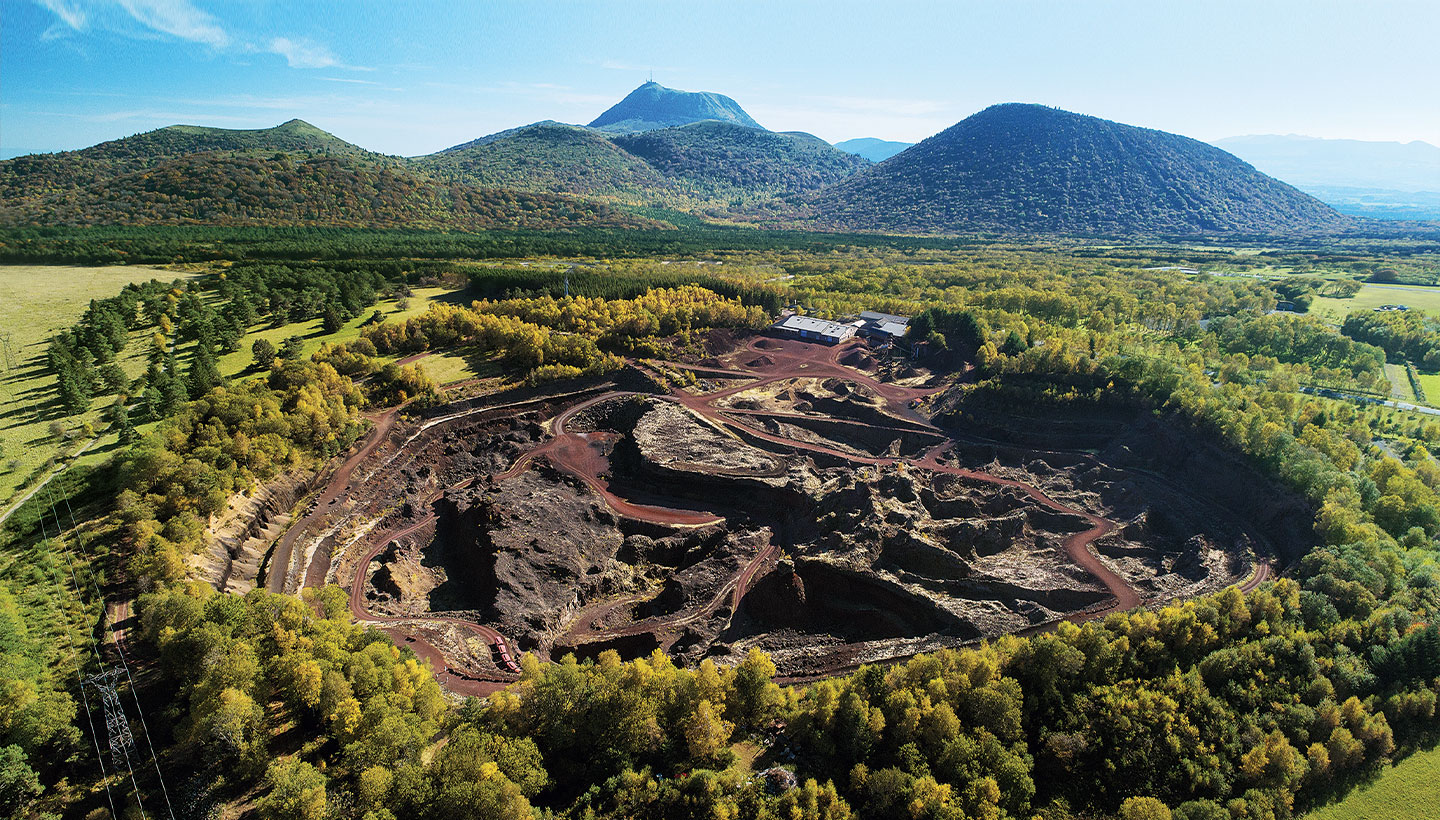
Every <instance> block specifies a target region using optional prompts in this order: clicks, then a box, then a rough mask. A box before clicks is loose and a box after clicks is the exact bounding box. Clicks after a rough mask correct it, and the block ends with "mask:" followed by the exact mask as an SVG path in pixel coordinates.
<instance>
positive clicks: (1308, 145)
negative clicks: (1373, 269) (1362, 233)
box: [1215, 134, 1440, 219]
mask: <svg viewBox="0 0 1440 820" xmlns="http://www.w3.org/2000/svg"><path fill="white" fill-rule="evenodd" d="M1215 144H1216V145H1218V146H1219V147H1221V148H1224V149H1225V150H1226V151H1229V152H1231V153H1233V154H1235V155H1236V156H1238V157H1240V158H1241V159H1244V160H1245V161H1246V162H1249V163H1251V164H1252V165H1254V166H1255V167H1256V168H1259V169H1260V170H1261V171H1264V172H1265V173H1267V174H1270V175H1271V176H1274V177H1277V178H1279V179H1283V180H1285V181H1286V182H1288V183H1290V184H1291V185H1294V186H1295V187H1297V188H1300V189H1301V190H1303V191H1305V192H1307V193H1310V194H1313V195H1314V196H1315V197H1317V198H1319V199H1321V200H1323V201H1325V202H1327V203H1329V204H1331V205H1333V206H1335V207H1336V208H1337V209H1338V210H1340V211H1342V212H1344V213H1348V214H1354V215H1356V216H1371V217H1378V218H1382V219H1440V148H1437V147H1435V146H1434V145H1431V144H1429V143H1427V142H1420V141H1418V140H1416V141H1414V142H1405V143H1401V142H1368V141H1363V140H1334V139H1317V138H1315V137H1300V136H1295V135H1288V136H1278V135H1273V134H1269V135H1259V136H1248V137H1229V138H1227V139H1222V140H1217V141H1216V142H1215Z"/></svg>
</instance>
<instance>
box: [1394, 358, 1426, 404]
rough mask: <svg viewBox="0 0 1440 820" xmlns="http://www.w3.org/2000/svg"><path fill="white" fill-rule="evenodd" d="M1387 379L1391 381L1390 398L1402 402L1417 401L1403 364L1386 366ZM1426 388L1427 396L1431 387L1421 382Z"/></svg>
mask: <svg viewBox="0 0 1440 820" xmlns="http://www.w3.org/2000/svg"><path fill="white" fill-rule="evenodd" d="M1385 378H1387V379H1389V380H1390V397H1391V398H1393V399H1399V400H1400V401H1411V402H1413V401H1415V391H1414V390H1412V389H1411V388H1410V377H1409V376H1408V375H1407V374H1406V373H1405V365H1403V364H1390V363H1388V362H1387V363H1386V364H1385ZM1420 386H1421V387H1423V388H1425V393H1426V395H1429V393H1430V386H1429V385H1427V384H1425V383H1424V382H1421V384H1420Z"/></svg>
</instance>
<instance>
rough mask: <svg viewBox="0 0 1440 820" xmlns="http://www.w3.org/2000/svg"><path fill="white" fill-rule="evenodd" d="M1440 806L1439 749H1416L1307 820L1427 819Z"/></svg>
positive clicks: (1308, 816) (1309, 815)
mask: <svg viewBox="0 0 1440 820" xmlns="http://www.w3.org/2000/svg"><path fill="white" fill-rule="evenodd" d="M1437 807H1440V749H1431V750H1430V751H1428V752H1417V753H1416V754H1413V755H1410V756H1409V757H1407V758H1405V759H1404V760H1402V761H1400V763H1399V765H1397V766H1395V767H1393V768H1390V769H1386V770H1385V771H1384V773H1382V774H1381V775H1380V776H1379V777H1378V778H1376V779H1375V782H1373V783H1371V784H1369V785H1368V786H1364V787H1362V788H1360V789H1357V790H1355V791H1354V792H1352V793H1351V794H1350V796H1349V797H1347V798H1345V799H1344V800H1342V801H1340V802H1339V803H1336V804H1334V805H1331V806H1326V807H1325V808H1323V809H1320V810H1319V811H1315V812H1311V813H1310V814H1308V815H1306V817H1307V818H1310V820H1430V818H1433V817H1435V816H1436V814H1437Z"/></svg>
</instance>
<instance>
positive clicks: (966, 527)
mask: <svg viewBox="0 0 1440 820" xmlns="http://www.w3.org/2000/svg"><path fill="white" fill-rule="evenodd" d="M882 368H886V365H885V364H884V363H882V362H880V361H878V360H877V357H875V356H874V355H872V354H871V353H870V352H869V351H868V350H867V349H866V348H865V347H864V346H863V344H861V343H858V342H857V343H854V344H852V345H849V346H846V347H842V348H839V349H836V348H827V347H823V346H819V345H812V344H805V343H801V342H794V341H782V340H776V339H769V338H760V339H755V340H751V341H750V343H749V344H748V345H747V346H745V347H743V348H741V349H739V350H736V351H733V352H732V353H730V354H729V355H726V356H723V357H720V358H718V359H713V360H707V361H705V362H703V363H699V364H694V363H692V364H690V365H682V364H678V363H666V364H665V365H664V367H663V368H662V367H660V366H658V365H646V364H644V363H641V364H639V365H637V366H634V367H632V368H629V369H627V370H626V371H623V372H622V373H621V374H620V375H619V376H618V377H617V378H616V379H615V380H613V381H611V382H605V383H591V384H588V385H586V386H585V387H584V389H581V390H574V389H573V388H571V391H570V392H566V391H565V390H564V389H563V388H554V387H552V388H550V389H551V391H552V392H550V393H543V392H540V391H539V390H538V389H532V390H529V391H511V393H509V394H504V393H502V394H495V395H491V396H488V397H484V398H482V399H479V400H475V401H473V402H471V403H469V404H463V405H455V406H450V407H445V408H439V409H437V410H434V411H431V412H430V414H429V415H427V417H425V418H423V419H420V420H414V421H406V422H401V423H397V424H396V425H395V426H394V428H393V429H390V430H389V431H388V432H387V438H386V441H385V442H383V443H382V444H381V445H380V446H378V447H376V448H375V449H374V452H373V453H370V454H369V455H368V456H367V457H366V458H365V459H364V460H363V463H361V464H360V465H359V466H358V467H357V468H356V469H355V471H354V473H353V475H351V476H349V478H348V481H349V492H348V493H345V494H344V500H343V502H340V503H338V504H337V505H336V509H335V510H334V511H333V513H329V514H328V515H327V517H326V518H325V522H324V523H325V528H324V529H323V532H322V531H321V530H320V529H319V528H318V527H317V531H316V532H315V533H314V534H313V536H312V538H311V541H313V542H314V543H313V544H312V547H310V548H308V550H307V553H306V554H311V555H313V556H314V557H313V559H310V560H309V563H308V565H307V566H306V567H305V571H304V575H305V578H306V582H307V583H311V584H314V583H320V582H322V581H324V580H333V581H338V582H339V583H341V584H342V585H345V586H346V587H347V588H349V589H350V590H351V593H352V594H351V608H352V611H353V612H354V614H355V615H356V617H358V618H361V619H364V620H368V621H372V622H378V623H380V624H381V625H383V626H385V627H386V628H387V629H388V631H390V633H391V634H392V635H393V636H395V637H396V639H397V641H404V642H407V643H408V644H409V645H412V646H415V647H416V649H417V651H419V652H420V653H421V654H422V655H424V656H426V657H427V659H430V660H433V661H435V662H436V663H437V664H443V665H444V667H445V676H443V677H442V682H445V683H447V685H449V686H451V688H453V689H456V690H457V691H466V689H465V687H466V685H471V686H482V684H481V683H480V682H484V681H491V682H496V683H498V682H503V681H504V680H506V679H508V678H509V677H510V676H512V675H513V673H514V672H515V671H518V666H517V665H516V664H515V660H516V658H518V653H519V652H520V651H531V652H534V653H536V654H537V655H539V656H541V657H542V658H543V657H559V656H561V655H563V654H565V653H572V652H573V653H574V654H576V655H577V656H579V657H582V658H585V657H595V656H596V655H598V654H599V653H601V652H603V651H606V650H611V649H613V650H615V651H617V652H618V653H619V654H620V655H621V656H622V657H637V656H641V655H645V654H648V653H650V652H653V651H655V650H656V649H660V650H663V651H665V652H668V653H670V654H671V655H672V656H674V657H676V658H677V660H682V661H685V662H690V663H695V662H698V661H700V660H701V659H703V658H705V657H714V658H716V659H717V660H719V661H722V662H723V661H725V660H727V659H734V658H736V657H738V656H741V655H743V654H744V653H745V652H746V651H748V650H749V648H750V647H760V648H762V649H764V650H766V651H767V652H769V653H770V654H771V656H772V658H773V659H774V660H775V662H776V664H777V666H778V667H779V669H780V672H781V675H782V676H785V677H787V678H790V679H797V680H798V679H805V678H808V677H814V676H820V675H825V674H832V673H834V672H837V671H841V670H844V669H848V668H852V667H853V666H855V665H856V664H859V663H864V662H872V661H883V660H887V659H891V658H897V657H904V656H908V655H911V654H914V653H916V652H920V651H927V650H932V649H935V648H939V647H943V646H954V645H960V644H964V643H967V642H971V641H975V640H979V639H981V638H986V637H994V636H998V635H1001V634H1005V633H1011V632H1024V631H1036V630H1041V629H1045V628H1049V627H1050V626H1053V625H1054V624H1055V623H1057V622H1058V621H1060V620H1063V619H1067V618H1068V619H1072V620H1082V619H1085V618H1089V617H1096V616H1098V615H1101V614H1104V613H1106V612H1110V611H1114V610H1117V609H1124V608H1130V607H1133V606H1151V605H1157V604H1160V603H1163V602H1165V601H1169V600H1173V599H1177V598H1185V597H1191V596H1194V595H1198V594H1202V593H1205V592H1211V591H1215V590H1218V589H1220V588H1222V587H1224V586H1227V585H1230V584H1246V585H1254V584H1256V583H1258V582H1259V581H1260V580H1263V579H1264V578H1265V577H1267V575H1268V572H1269V562H1270V561H1272V560H1280V561H1284V560H1287V559H1288V558H1289V557H1290V556H1292V555H1294V554H1296V551H1297V550H1298V549H1300V548H1301V547H1302V546H1303V544H1304V539H1305V538H1306V535H1305V530H1306V528H1305V526H1304V523H1303V522H1304V521H1305V509H1304V507H1303V504H1301V503H1300V502H1299V501H1298V500H1295V499H1291V498H1289V497H1287V496H1285V495H1284V494H1283V493H1282V492H1281V491H1279V490H1278V489H1276V488H1274V487H1273V486H1271V485H1268V484H1266V483H1265V481H1263V480H1262V479H1261V478H1260V477H1259V476H1258V474H1256V473H1255V472H1254V471H1253V470H1251V469H1250V468H1249V467H1247V466H1246V465H1245V464H1243V463H1242V462H1241V461H1240V460H1239V459H1237V458H1235V457H1234V456H1231V455H1229V454H1227V453H1226V452H1224V451H1222V450H1221V449H1219V448H1218V447H1216V446H1214V445H1211V444H1207V443H1205V442H1204V441H1202V440H1200V438H1199V436H1197V435H1196V434H1193V433H1187V432H1184V431H1182V430H1180V429H1178V428H1177V427H1175V426H1173V425H1171V426H1167V423H1165V422H1162V421H1159V420H1157V419H1156V418H1155V417H1154V416H1151V415H1147V414H1143V413H1139V412H1131V413H1125V412H1119V411H1116V412H1114V413H1113V414H1111V415H1108V416H1104V417H1097V416H1095V415H1094V414H1090V415H1088V416H1087V415H1083V414H1076V416H1075V417H1073V418H1062V417H1060V416H1058V415H1052V416H1050V417H1037V418H1028V419H1027V418H1023V417H1021V416H1018V415H1015V414H1005V413H1001V414H995V415H994V416H993V417H992V418H990V419H988V420H983V421H982V420H974V419H971V418H970V417H968V416H964V415H957V414H955V413H951V412H945V411H944V410H943V407H942V408H941V412H940V414H939V415H937V416H936V417H935V418H934V419H931V418H926V417H924V416H922V415H919V414H918V412H917V410H916V409H915V408H916V405H917V404H918V402H919V400H921V399H925V398H927V397H931V396H933V395H935V394H937V393H938V392H939V391H940V389H941V388H942V387H943V384H942V380H941V379H940V378H939V377H935V376H932V375H931V374H929V373H927V372H925V371H917V370H914V369H913V368H910V367H908V366H895V367H894V368H893V369H883V370H882ZM678 369H689V370H691V372H692V373H693V374H694V375H695V376H696V380H695V386H693V387H687V388H683V389H675V390H670V389H668V388H666V387H663V386H662V382H661V381H660V380H659V379H658V378H657V374H659V373H664V372H666V371H667V370H668V371H670V372H675V371H676V370H678ZM937 398H938V397H937ZM941 405H943V402H931V403H930V404H929V405H927V406H932V407H937V406H941ZM962 419H963V420H962ZM997 419H998V421H997ZM1258 533H1265V536H1264V537H1262V536H1261V535H1259V534H1258ZM322 536H323V537H322ZM301 540H302V541H303V540H304V539H301Z"/></svg>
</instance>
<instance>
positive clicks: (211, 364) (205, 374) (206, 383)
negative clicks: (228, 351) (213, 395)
mask: <svg viewBox="0 0 1440 820" xmlns="http://www.w3.org/2000/svg"><path fill="white" fill-rule="evenodd" d="M223 381H224V379H222V378H221V376H220V368H219V367H218V366H217V365H216V364H215V351H214V350H212V349H211V348H210V345H209V344H208V343H206V342H204V341H203V340H202V342H201V343H200V344H198V345H196V346H195V356H194V358H192V359H191V360H190V369H189V370H188V371H186V374H185V382H186V385H185V386H186V387H187V388H189V390H190V398H192V399H198V398H200V397H201V396H203V395H205V394H206V393H209V392H210V390H211V389H212V388H215V387H218V386H219V385H220V384H221V383H222V382H223Z"/></svg>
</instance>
